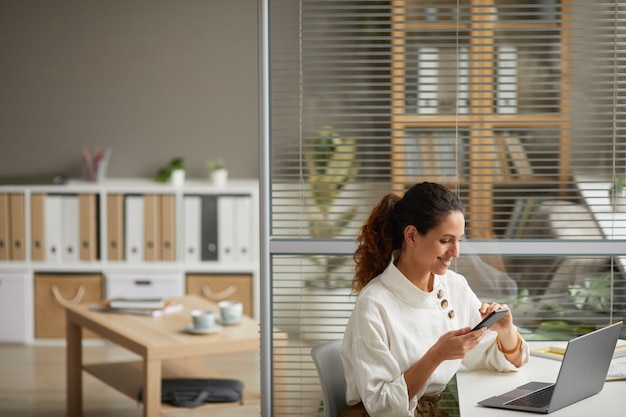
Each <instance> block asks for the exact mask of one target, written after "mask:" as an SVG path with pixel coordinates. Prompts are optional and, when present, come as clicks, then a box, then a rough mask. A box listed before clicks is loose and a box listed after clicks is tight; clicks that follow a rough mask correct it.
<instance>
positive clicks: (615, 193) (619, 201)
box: [609, 188, 626, 212]
mask: <svg viewBox="0 0 626 417" xmlns="http://www.w3.org/2000/svg"><path fill="white" fill-rule="evenodd" d="M609 198H610V199H611V207H613V211H616V212H617V211H619V212H626V188H622V189H620V190H610V191H609Z"/></svg>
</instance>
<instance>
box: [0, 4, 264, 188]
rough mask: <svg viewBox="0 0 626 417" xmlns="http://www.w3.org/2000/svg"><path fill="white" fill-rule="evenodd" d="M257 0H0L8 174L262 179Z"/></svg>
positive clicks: (2, 165)
mask: <svg viewBox="0 0 626 417" xmlns="http://www.w3.org/2000/svg"><path fill="white" fill-rule="evenodd" d="M257 9H258V5H257V0H222V1H217V0H54V1H49V0H2V1H0V176H13V175H35V174H41V173H58V174H65V175H70V176H79V175H80V172H81V169H80V161H81V159H80V155H81V150H82V148H83V147H87V148H89V149H91V150H93V148H94V147H95V146H97V145H100V146H102V147H109V148H111V149H112V150H113V156H112V159H111V162H110V164H109V172H108V173H109V175H108V176H109V177H152V176H153V175H154V174H155V172H156V171H157V169H158V168H159V167H160V166H162V165H164V164H165V163H166V162H168V161H169V160H170V159H171V158H172V157H175V156H184V157H185V158H186V161H187V165H188V176H190V177H206V176H207V173H206V169H205V162H206V161H207V160H209V159H212V158H215V157H218V156H219V157H223V158H224V159H225V160H226V161H227V163H228V164H229V169H230V173H231V177H235V178H256V177H258V165H259V163H258V143H259V118H258V113H259V111H258V110H259V92H258V86H259V82H258V79H259V77H258V67H259V66H258V14H257Z"/></svg>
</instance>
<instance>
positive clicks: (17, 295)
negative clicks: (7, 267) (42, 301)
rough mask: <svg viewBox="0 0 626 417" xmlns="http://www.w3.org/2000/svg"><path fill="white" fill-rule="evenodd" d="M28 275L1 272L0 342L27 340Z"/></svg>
mask: <svg viewBox="0 0 626 417" xmlns="http://www.w3.org/2000/svg"><path fill="white" fill-rule="evenodd" d="M28 282H29V280H28V275H27V273H19V272H0V342H24V341H25V340H27V330H28V329H29V326H28V325H27V318H28V317H29V316H30V315H29V312H28V308H27V305H28V303H27V302H26V301H27V299H26V297H27V285H28Z"/></svg>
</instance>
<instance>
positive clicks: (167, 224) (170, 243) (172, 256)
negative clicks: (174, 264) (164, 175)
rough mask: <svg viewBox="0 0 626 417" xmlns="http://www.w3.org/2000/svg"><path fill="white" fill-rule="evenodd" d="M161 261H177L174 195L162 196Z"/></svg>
mask: <svg viewBox="0 0 626 417" xmlns="http://www.w3.org/2000/svg"><path fill="white" fill-rule="evenodd" d="M160 245H161V260H163V261H175V260H176V199H175V198H174V195H173V194H164V195H162V196H161V242H160Z"/></svg>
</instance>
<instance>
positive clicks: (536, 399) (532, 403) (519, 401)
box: [507, 385, 554, 408]
mask: <svg viewBox="0 0 626 417" xmlns="http://www.w3.org/2000/svg"><path fill="white" fill-rule="evenodd" d="M553 392H554V385H550V386H549V387H546V388H543V389H540V390H539V391H535V392H533V393H530V394H528V395H524V396H523V397H519V398H516V399H514V400H512V401H509V402H508V403H507V404H510V405H518V406H523V407H534V408H543V407H547V406H548V405H550V399H551V398H552V393H553Z"/></svg>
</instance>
